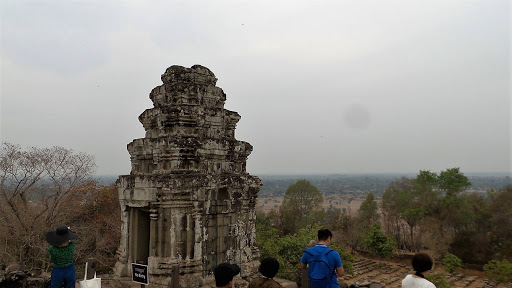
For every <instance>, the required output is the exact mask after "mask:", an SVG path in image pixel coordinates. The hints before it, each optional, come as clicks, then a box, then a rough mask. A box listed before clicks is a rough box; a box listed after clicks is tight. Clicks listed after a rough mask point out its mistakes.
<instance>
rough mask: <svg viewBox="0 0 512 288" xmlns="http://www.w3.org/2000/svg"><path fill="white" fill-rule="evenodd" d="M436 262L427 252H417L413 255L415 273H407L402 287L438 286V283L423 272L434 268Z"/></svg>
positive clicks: (429, 287)
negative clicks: (430, 279) (433, 281)
mask: <svg viewBox="0 0 512 288" xmlns="http://www.w3.org/2000/svg"><path fill="white" fill-rule="evenodd" d="M433 264H434V262H433V261H432V258H430V256H429V255H428V254H426V253H417V254H416V255H414V256H413V257H412V268H414V271H416V273H414V275H411V274H409V275H407V276H405V278H404V279H403V280H402V288H436V285H434V284H432V282H430V281H428V280H427V279H426V278H425V275H423V273H425V272H427V271H430V270H432V265H433Z"/></svg>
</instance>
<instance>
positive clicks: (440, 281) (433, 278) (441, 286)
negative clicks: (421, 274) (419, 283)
mask: <svg viewBox="0 0 512 288" xmlns="http://www.w3.org/2000/svg"><path fill="white" fill-rule="evenodd" d="M427 279H428V280H429V281H430V282H432V283H433V284H434V285H436V288H450V287H452V282H451V281H450V280H449V279H448V277H446V275H445V274H444V273H433V274H430V275H427Z"/></svg>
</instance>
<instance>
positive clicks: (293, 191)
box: [281, 179, 323, 233]
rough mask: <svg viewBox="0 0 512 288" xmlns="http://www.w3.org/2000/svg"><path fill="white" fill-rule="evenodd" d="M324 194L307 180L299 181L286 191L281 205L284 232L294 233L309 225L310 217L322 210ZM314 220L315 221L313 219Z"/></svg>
mask: <svg viewBox="0 0 512 288" xmlns="http://www.w3.org/2000/svg"><path fill="white" fill-rule="evenodd" d="M322 203H323V196H322V193H321V192H320V191H319V190H318V188H316V187H315V186H314V185H312V184H311V183H310V182H309V181H307V180H306V179H301V180H297V182H295V183H294V184H292V185H290V186H289V187H288V189H286V193H285V195H284V198H283V204H282V205H281V211H282V216H283V228H284V229H283V230H284V231H285V232H287V233H294V232H296V231H298V229H300V228H302V227H305V226H306V225H308V224H312V223H308V219H311V218H310V217H309V216H310V215H313V214H315V213H314V212H315V211H319V210H321V205H322ZM313 218H315V217H313ZM311 220H314V219H311Z"/></svg>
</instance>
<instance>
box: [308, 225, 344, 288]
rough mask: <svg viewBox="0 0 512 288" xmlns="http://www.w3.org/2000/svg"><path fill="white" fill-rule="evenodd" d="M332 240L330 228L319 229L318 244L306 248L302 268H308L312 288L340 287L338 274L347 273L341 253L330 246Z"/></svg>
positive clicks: (339, 275)
mask: <svg viewBox="0 0 512 288" xmlns="http://www.w3.org/2000/svg"><path fill="white" fill-rule="evenodd" d="M331 240H332V233H331V231H329V229H321V230H318V244H316V245H315V246H313V247H311V248H308V249H306V250H304V254H303V255H302V258H301V259H300V268H303V269H306V268H307V269H308V278H309V283H310V285H311V288H332V287H339V285H338V278H337V277H336V274H337V275H338V277H341V276H343V274H345V271H344V269H343V264H342V263H341V257H340V254H339V253H338V252H337V251H335V250H333V249H331V248H329V245H331Z"/></svg>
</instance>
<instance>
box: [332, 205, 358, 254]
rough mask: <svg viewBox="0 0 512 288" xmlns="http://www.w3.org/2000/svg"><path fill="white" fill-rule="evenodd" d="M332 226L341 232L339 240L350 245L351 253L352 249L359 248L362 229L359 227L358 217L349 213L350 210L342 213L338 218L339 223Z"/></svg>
mask: <svg viewBox="0 0 512 288" xmlns="http://www.w3.org/2000/svg"><path fill="white" fill-rule="evenodd" d="M334 227H337V228H338V229H339V230H341V231H342V232H343V238H342V239H341V241H342V242H343V243H345V244H346V245H348V246H349V247H350V249H351V253H352V254H353V253H354V250H356V249H358V248H359V246H360V244H361V242H362V240H363V237H364V232H363V229H360V227H361V225H360V220H359V217H358V216H353V215H350V211H348V213H342V214H341V215H340V218H339V224H338V225H336V226H334Z"/></svg>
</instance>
